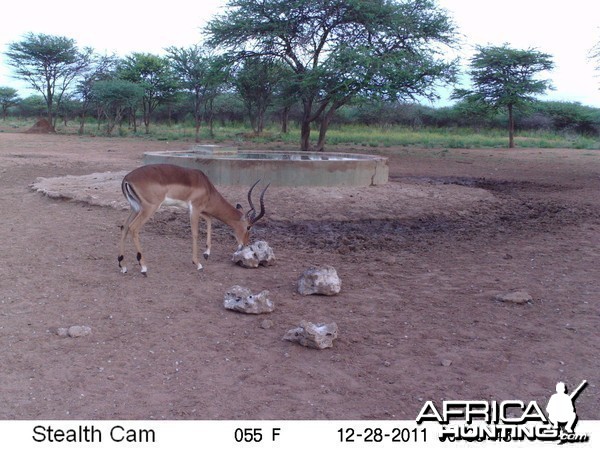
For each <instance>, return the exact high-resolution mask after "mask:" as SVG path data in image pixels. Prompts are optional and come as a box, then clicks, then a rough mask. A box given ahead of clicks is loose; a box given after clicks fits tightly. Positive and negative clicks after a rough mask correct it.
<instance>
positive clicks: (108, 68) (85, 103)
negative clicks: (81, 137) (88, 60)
mask: <svg viewBox="0 0 600 450" xmlns="http://www.w3.org/2000/svg"><path fill="white" fill-rule="evenodd" d="M117 62H118V59H117V57H116V56H114V55H105V56H98V57H94V58H93V61H92V64H91V65H90V67H89V68H88V70H87V71H86V72H85V73H84V74H83V75H82V76H81V79H80V80H79V82H78V83H77V86H76V88H75V94H76V96H77V98H78V100H79V102H80V110H79V131H78V133H79V134H83V131H84V127H85V120H86V116H87V114H88V110H89V108H90V105H91V101H92V96H91V92H92V88H93V86H94V84H95V83H96V82H98V81H102V80H109V79H111V78H113V76H114V70H115V67H116V65H117Z"/></svg>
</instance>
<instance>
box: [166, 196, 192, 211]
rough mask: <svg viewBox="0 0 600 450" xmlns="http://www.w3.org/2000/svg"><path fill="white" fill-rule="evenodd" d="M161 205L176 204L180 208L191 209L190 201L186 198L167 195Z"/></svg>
mask: <svg viewBox="0 0 600 450" xmlns="http://www.w3.org/2000/svg"><path fill="white" fill-rule="evenodd" d="M161 206H176V207H179V208H185V209H189V207H190V202H186V201H184V200H178V199H176V198H170V197H165V199H164V200H163V202H162V204H161Z"/></svg>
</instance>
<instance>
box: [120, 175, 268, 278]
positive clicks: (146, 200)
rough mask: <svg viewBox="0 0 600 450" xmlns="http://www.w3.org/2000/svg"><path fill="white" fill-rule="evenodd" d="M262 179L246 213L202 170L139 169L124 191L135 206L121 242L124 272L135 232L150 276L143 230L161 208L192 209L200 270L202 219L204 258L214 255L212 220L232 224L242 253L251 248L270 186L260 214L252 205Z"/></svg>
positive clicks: (124, 184)
mask: <svg viewBox="0 0 600 450" xmlns="http://www.w3.org/2000/svg"><path fill="white" fill-rule="evenodd" d="M259 181H260V180H258V181H257V182H256V183H254V185H252V187H251V188H250V190H249V191H248V203H249V205H250V209H249V210H248V212H247V213H246V214H244V213H243V212H242V207H241V205H239V204H238V205H237V206H233V205H231V204H230V203H229V202H228V201H227V200H225V199H224V198H223V196H222V195H221V194H220V193H219V192H218V191H217V189H216V188H215V186H214V185H213V184H212V183H211V181H210V180H209V179H208V177H207V176H206V175H205V174H204V173H203V172H201V171H200V170H195V169H186V168H184V167H180V166H175V165H172V164H150V165H147V166H142V167H138V168H137V169H135V170H133V171H131V172H129V173H128V174H127V175H125V177H124V178H123V182H122V183H121V189H122V191H123V195H124V196H125V198H126V199H127V201H128V202H129V205H130V206H131V213H130V214H129V217H128V218H127V220H126V221H125V224H124V225H123V227H122V231H121V241H120V243H119V257H118V261H119V267H120V269H121V272H122V273H126V272H127V267H126V266H125V264H124V262H123V253H124V250H125V239H126V238H127V235H128V234H129V232H131V236H132V240H133V243H134V244H135V247H136V249H137V260H138V262H139V264H140V266H141V272H142V273H143V274H144V275H146V274H147V272H148V268H147V266H146V261H145V259H144V256H143V253H142V247H141V245H140V236H139V234H140V230H141V228H142V226H143V225H144V224H145V223H146V222H147V221H148V220H149V219H150V218H151V217H152V216H153V215H154V213H155V212H156V211H157V210H158V208H159V207H160V205H162V204H165V205H171V206H183V207H185V208H187V209H188V210H189V213H190V225H191V227H192V262H193V263H194V265H195V266H196V267H197V269H198V270H201V269H202V264H201V263H200V261H199V260H198V224H199V221H200V217H202V218H203V219H204V220H205V221H206V251H205V252H204V258H205V259H208V257H209V255H210V244H211V231H212V219H213V218H215V219H218V220H220V221H221V222H223V223H225V224H227V225H229V226H230V227H231V228H232V229H233V232H234V234H235V239H236V241H237V243H238V250H239V249H241V248H242V247H243V246H245V245H248V242H249V240H250V229H251V228H252V226H253V225H254V224H255V223H256V222H258V221H259V220H260V219H261V218H262V217H263V216H264V215H265V205H264V196H265V191H266V190H267V188H268V187H269V185H267V186H266V187H265V188H264V189H263V191H262V192H261V194H260V212H259V213H258V215H257V214H256V210H255V208H254V205H253V203H252V190H253V189H254V187H255V186H256V185H257V184H258V182H259Z"/></svg>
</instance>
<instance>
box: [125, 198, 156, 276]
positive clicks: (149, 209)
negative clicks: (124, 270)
mask: <svg viewBox="0 0 600 450" xmlns="http://www.w3.org/2000/svg"><path fill="white" fill-rule="evenodd" d="M159 206H160V205H155V206H154V205H148V206H146V207H143V208H142V209H141V210H140V212H139V213H138V214H137V215H136V216H135V218H134V219H133V220H132V221H131V222H130V224H129V231H131V238H132V240H133V244H134V245H135V248H136V250H137V260H138V263H139V264H140V267H141V272H142V274H143V275H144V276H147V272H148V266H146V260H145V259H144V256H143V253H142V245H141V244H140V230H141V229H142V227H143V226H144V224H145V223H146V222H147V221H148V219H150V218H151V217H152V216H153V215H154V213H155V212H156V210H157V209H158V207H159Z"/></svg>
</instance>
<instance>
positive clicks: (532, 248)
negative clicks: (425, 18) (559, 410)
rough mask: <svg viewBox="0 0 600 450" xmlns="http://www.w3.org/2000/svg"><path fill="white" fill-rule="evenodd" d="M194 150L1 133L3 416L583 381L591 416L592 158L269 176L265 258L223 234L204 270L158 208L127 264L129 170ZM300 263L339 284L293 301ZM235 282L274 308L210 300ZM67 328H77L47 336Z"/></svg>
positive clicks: (262, 415)
mask: <svg viewBox="0 0 600 450" xmlns="http://www.w3.org/2000/svg"><path fill="white" fill-rule="evenodd" d="M191 145H192V143H187V142H144V141H138V140H129V139H118V138H111V139H104V138H89V137H88V138H79V137H75V136H62V135H53V134H51V135H37V134H25V133H0V187H1V189H2V192H3V194H2V196H0V211H1V213H0V233H1V235H2V239H3V245H2V256H1V258H2V263H3V264H1V265H0V336H1V337H2V342H3V345H2V347H1V348H0V361H2V364H1V365H0V379H2V383H3V387H2V389H1V390H0V404H2V405H3V408H2V410H1V411H0V419H115V418H118V419H162V418H164V419H178V418H186V419H393V418H396V419H414V418H415V417H416V415H417V414H418V412H419V410H420V408H421V407H422V405H423V404H424V402H425V401H427V400H434V401H436V402H437V401H441V400H442V399H496V400H499V401H500V400H507V399H521V400H523V401H529V400H536V401H538V402H539V403H540V405H545V404H546V403H547V401H548V398H549V397H550V395H551V394H552V393H553V391H554V386H555V385H556V382H558V381H564V382H565V383H566V384H567V386H568V387H571V388H573V387H575V386H577V385H578V384H579V383H580V382H581V381H582V380H583V379H587V380H588V381H589V385H588V386H587V387H586V388H585V390H584V391H583V392H582V393H581V395H580V396H579V397H578V399H577V403H576V406H577V412H578V414H579V417H580V418H581V419H596V420H598V419H600V413H599V411H600V391H599V386H598V383H599V381H598V373H600V360H599V358H598V351H599V349H600V336H599V335H598V332H597V330H598V327H599V326H600V307H599V305H598V301H599V298H598V297H599V296H598V292H600V276H599V275H600V270H599V269H598V267H599V265H598V255H599V254H600V239H599V237H600V213H599V211H600V210H599V206H600V199H599V196H598V191H599V188H600V176H599V173H600V153H598V152H594V151H579V150H537V149H534V150H532V149H528V150H512V151H508V150H490V149H474V150H447V151H446V150H439V149H438V150H426V149H403V148H392V149H388V150H386V156H389V157H390V175H391V181H390V183H389V184H388V185H386V186H379V187H373V188H339V189H328V188H308V189H306V188H301V189H293V188H270V189H269V191H268V193H267V196H266V206H267V215H266V217H265V219H264V220H263V221H261V222H260V225H257V227H256V230H255V233H254V235H253V237H254V239H256V240H258V239H263V240H266V241H268V243H269V244H270V245H271V247H272V248H273V250H274V251H275V255H276V263H275V265H271V266H268V267H260V268H258V269H244V268H242V267H239V266H236V265H234V264H233V263H232V262H231V256H232V253H233V251H234V250H235V241H234V239H233V236H232V234H231V232H230V231H229V230H228V229H227V227H225V226H222V225H221V226H216V227H215V230H214V231H215V232H214V236H213V249H212V255H211V259H210V260H209V261H208V263H207V264H206V269H205V270H204V272H201V273H198V272H197V271H196V270H195V268H194V267H193V265H192V264H191V237H190V231H189V222H188V217H187V214H186V213H185V212H180V211H176V210H172V209H165V210H164V211H160V212H159V213H158V214H157V215H156V216H155V217H154V219H153V220H151V221H150V222H149V223H148V224H147V225H146V227H145V228H144V231H143V232H142V244H143V246H144V249H145V252H146V257H147V260H148V264H149V275H148V277H147V278H144V277H143V276H141V274H139V272H138V271H137V270H136V268H135V266H134V264H133V262H134V261H135V258H134V249H133V245H131V244H128V247H127V248H128V254H127V255H126V258H128V260H129V261H128V262H129V266H130V269H131V271H130V273H129V274H127V275H122V274H120V273H119V270H118V267H117V261H116V256H117V241H118V238H119V227H120V225H121V224H122V223H123V221H124V220H125V218H126V216H127V212H126V211H125V210H124V209H123V208H125V207H126V204H125V202H124V200H123V198H122V195H121V192H120V181H121V178H122V176H123V174H124V173H126V172H127V171H129V170H131V169H133V168H134V167H136V166H138V165H139V164H141V156H142V154H143V152H144V151H158V150H176V149H177V150H179V149H186V148H189V147H190V146H191ZM246 145H247V146H248V148H252V144H246ZM332 150H339V151H342V150H344V151H345V150H348V149H346V148H338V149H332ZM350 150H352V149H350ZM358 150H360V149H358ZM38 190H39V191H40V192H38ZM220 190H221V191H222V192H223V194H224V195H225V196H226V198H228V199H229V200H230V201H231V202H232V203H236V202H240V203H242V204H245V189H244V188H236V187H223V188H220ZM41 192H43V194H42V193H41ZM201 232H203V229H202V230H201ZM312 265H331V266H333V267H335V268H336V270H337V272H338V274H339V276H340V278H341V279H342V291H341V292H340V294H338V295H336V296H333V297H322V296H307V297H304V296H301V295H299V294H297V293H296V282H297V279H298V277H299V276H300V274H301V273H302V272H303V271H304V270H305V269H306V268H308V267H310V266H312ZM236 284H238V285H241V286H246V287H248V288H249V289H250V290H251V291H252V292H260V291H262V290H265V289H266V290H269V292H270V298H271V299H272V300H273V302H274V303H275V305H276V309H275V311H274V312H272V313H270V314H267V315H259V316H248V315H243V314H240V313H236V312H234V311H229V310H225V309H224V308H223V296H224V294H225V292H226V291H227V290H228V289H229V288H230V287H231V286H233V285H236ZM515 292H518V293H519V295H521V294H522V298H524V299H525V301H518V302H516V301H504V300H498V299H499V298H500V299H501V298H509V299H511V298H513V297H514V295H512V296H511V295H510V294H511V293H515ZM507 293H508V294H507ZM503 295H504V297H503ZM520 298H521V297H520ZM529 299H531V300H529ZM265 320H267V322H268V324H269V326H265V323H266V322H265ZM303 320H306V321H309V322H312V323H332V322H335V323H336V324H337V326H338V337H337V339H336V340H335V341H334V344H333V347H332V348H328V349H325V350H315V349H310V348H305V347H301V346H299V345H297V344H295V343H292V342H289V341H285V340H283V339H282V338H283V336H284V335H285V333H286V332H287V331H288V330H290V329H292V328H294V327H296V326H297V325H298V324H299V323H301V322H302V321H303ZM73 326H81V327H89V329H90V332H89V334H87V333H84V334H82V335H81V336H80V337H69V336H67V337H64V336H60V335H59V334H58V333H57V332H56V330H58V329H70V327H73ZM83 329H85V330H87V328H83Z"/></svg>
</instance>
